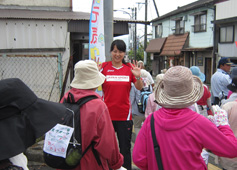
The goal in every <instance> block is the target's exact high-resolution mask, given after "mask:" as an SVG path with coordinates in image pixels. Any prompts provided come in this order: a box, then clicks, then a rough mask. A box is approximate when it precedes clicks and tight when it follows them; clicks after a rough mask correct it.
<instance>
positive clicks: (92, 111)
mask: <svg viewBox="0 0 237 170" xmlns="http://www.w3.org/2000/svg"><path fill="white" fill-rule="evenodd" d="M104 80H105V76H104V75H103V74H101V73H100V72H99V70H98V67H97V64H96V62H94V61H92V60H85V61H79V62H78V63H77V64H76V65H75V77H74V79H73V81H72V83H71V84H70V85H71V87H72V89H70V90H69V91H68V92H67V93H66V94H65V95H64V97H63V98H62V99H61V102H63V101H64V99H65V98H67V96H68V93H69V92H70V93H71V94H72V95H73V96H74V99H75V101H78V100H79V99H81V98H82V97H86V96H90V95H94V96H97V97H98V99H93V100H91V101H89V102H87V103H85V104H84V105H83V106H82V107H81V109H80V113H81V114H80V119H81V138H82V151H84V150H85V149H86V148H87V146H88V145H90V143H91V142H94V143H95V145H94V149H95V150H96V151H97V153H98V155H99V159H100V161H101V163H102V166H101V165H99V164H98V163H97V161H96V158H95V156H94V154H93V151H92V148H90V149H89V150H88V151H87V152H86V154H85V155H84V156H83V157H82V159H81V160H80V164H79V165H78V166H77V168H75V170H82V169H83V170H84V169H86V170H95V169H96V170H100V169H101V170H102V169H103V170H105V169H106V170H108V169H109V168H111V169H119V168H120V167H121V166H122V164H123V155H122V154H120V153H119V149H118V144H117V139H116V136H115V134H114V129H113V125H112V123H111V120H110V116H109V111H108V108H107V106H106V105H105V103H104V102H103V100H102V98H101V97H100V96H99V95H98V94H97V93H96V92H95V90H96V89H97V88H98V86H100V85H101V84H102V83H103V82H104Z"/></svg>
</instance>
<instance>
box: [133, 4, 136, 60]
mask: <svg viewBox="0 0 237 170" xmlns="http://www.w3.org/2000/svg"><path fill="white" fill-rule="evenodd" d="M133 10H134V18H135V20H137V8H136V7H135V8H133ZM133 38H134V40H133V49H134V60H136V58H137V24H136V23H135V28H134V37H133Z"/></svg>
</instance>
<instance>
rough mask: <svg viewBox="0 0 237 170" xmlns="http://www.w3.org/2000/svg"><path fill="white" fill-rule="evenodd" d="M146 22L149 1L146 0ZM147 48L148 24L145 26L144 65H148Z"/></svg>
mask: <svg viewBox="0 0 237 170" xmlns="http://www.w3.org/2000/svg"><path fill="white" fill-rule="evenodd" d="M145 21H147V0H145ZM146 47H147V24H145V37H144V64H146V62H147V55H146Z"/></svg>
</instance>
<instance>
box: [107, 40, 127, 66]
mask: <svg viewBox="0 0 237 170" xmlns="http://www.w3.org/2000/svg"><path fill="white" fill-rule="evenodd" d="M114 46H116V47H117V49H118V50H119V51H122V52H125V53H126V44H125V42H124V41H123V40H119V39H117V40H114V41H113V42H112V44H111V46H110V52H111V51H113V49H114ZM122 63H123V64H127V63H126V61H125V60H124V58H123V60H122Z"/></svg>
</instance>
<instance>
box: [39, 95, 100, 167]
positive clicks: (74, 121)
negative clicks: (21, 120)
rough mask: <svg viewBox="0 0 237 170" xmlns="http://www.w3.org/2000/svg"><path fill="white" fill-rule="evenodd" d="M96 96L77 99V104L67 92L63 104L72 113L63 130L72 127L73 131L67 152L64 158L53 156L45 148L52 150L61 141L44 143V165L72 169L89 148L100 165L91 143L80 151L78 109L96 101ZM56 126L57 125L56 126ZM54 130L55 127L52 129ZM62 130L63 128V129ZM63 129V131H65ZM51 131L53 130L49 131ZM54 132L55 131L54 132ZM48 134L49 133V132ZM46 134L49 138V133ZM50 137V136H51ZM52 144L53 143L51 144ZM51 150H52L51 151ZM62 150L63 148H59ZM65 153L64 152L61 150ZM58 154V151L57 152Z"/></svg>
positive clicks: (54, 139) (57, 155)
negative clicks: (91, 101)
mask: <svg viewBox="0 0 237 170" xmlns="http://www.w3.org/2000/svg"><path fill="white" fill-rule="evenodd" d="M96 98H97V96H94V95H93V96H86V97H84V98H81V99H79V100H78V101H77V102H75V100H74V96H73V95H72V94H71V93H70V92H69V93H68V97H67V99H65V100H64V102H63V104H64V105H65V106H66V107H67V109H68V110H70V111H71V112H72V115H71V117H70V118H69V119H68V120H66V121H65V123H64V125H62V126H65V125H66V126H65V128H67V127H72V128H74V129H75V130H74V131H73V132H72V136H71V138H70V142H68V143H67V146H68V147H67V150H66V156H65V157H63V156H60V155H59V154H55V153H53V152H49V151H48V150H47V149H46V148H47V147H48V148H50V150H54V149H55V148H56V147H55V148H53V146H56V145H57V146H61V145H62V141H60V139H58V138H57V139H56V138H52V139H53V140H52V141H56V142H55V143H54V145H50V146H47V145H49V143H50V141H45V142H44V149H43V154H44V161H45V163H46V164H47V165H48V166H50V167H52V168H57V169H72V168H75V167H77V166H78V165H79V163H80V160H81V158H82V157H83V155H84V154H85V153H86V152H87V151H88V149H89V148H90V147H92V151H93V153H94V156H95V157H96V160H97V162H98V164H99V165H100V164H101V162H100V160H99V156H98V155H97V153H96V150H94V148H93V143H91V144H90V145H89V146H88V147H87V148H86V149H85V150H84V151H82V143H81V124H80V107H81V106H82V105H83V104H85V103H86V102H88V101H90V100H93V99H96ZM56 126H57V125H56ZM54 128H55V127H54ZM63 128H64V127H63ZM65 128H64V129H65ZM51 130H53V128H52V129H51ZM55 131H56V130H55ZM49 132H50V131H49ZM49 132H47V133H46V137H45V139H46V138H47V135H48V136H50V133H49ZM51 136H52V134H51ZM62 136H63V135H62ZM52 143H53V142H52ZM64 146H65V145H64ZM51 148H52V149H51ZM59 148H60V147H58V148H56V149H55V150H57V151H58V150H59ZM60 149H63V148H60ZM63 151H64V153H65V150H63ZM58 153H60V151H59V152H58Z"/></svg>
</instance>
